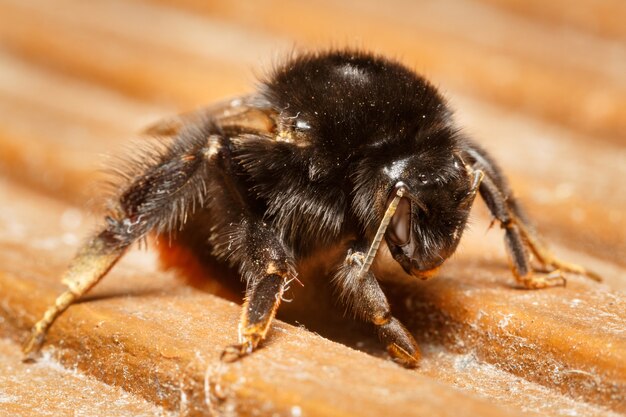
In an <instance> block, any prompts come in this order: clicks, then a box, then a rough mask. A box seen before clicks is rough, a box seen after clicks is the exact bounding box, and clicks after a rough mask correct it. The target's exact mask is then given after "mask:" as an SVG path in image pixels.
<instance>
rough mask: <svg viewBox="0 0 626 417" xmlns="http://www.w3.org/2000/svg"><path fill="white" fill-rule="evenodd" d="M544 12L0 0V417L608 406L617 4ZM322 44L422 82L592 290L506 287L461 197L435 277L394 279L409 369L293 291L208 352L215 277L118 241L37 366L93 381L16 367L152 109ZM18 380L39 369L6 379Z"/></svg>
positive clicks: (164, 110)
mask: <svg viewBox="0 0 626 417" xmlns="http://www.w3.org/2000/svg"><path fill="white" fill-rule="evenodd" d="M543 3H544V2H539V1H527V2H521V1H516V0H474V1H470V0H449V1H434V0H433V1H420V2H411V1H408V0H407V1H395V2H385V3H384V4H383V3H379V2H375V1H359V2H357V1H344V2H341V3H336V2H331V1H327V0H320V1H318V2H315V3H306V4H305V3H304V2H278V1H271V0H265V1H259V2H250V3H244V2H223V3H215V2H204V1H199V0H183V1H177V2H172V1H167V0H160V1H156V0H155V1H144V2H140V1H136V0H132V1H129V0H127V1H98V2H88V3H87V2H79V1H76V0H58V1H54V2H45V1H40V2H24V1H18V0H1V1H0V120H1V123H0V174H1V175H2V178H0V197H1V198H2V200H3V201H4V204H2V205H0V247H1V248H2V250H1V251H0V259H1V261H0V335H1V336H5V337H6V338H7V340H5V341H3V342H2V345H1V346H2V349H1V352H0V355H1V356H2V360H3V363H4V362H7V363H10V362H12V361H13V362H15V363H14V365H11V366H5V367H3V368H1V369H0V382H2V383H0V415H5V414H6V415H9V414H10V415H20V413H21V414H22V415H46V413H47V412H48V408H49V407H48V406H49V405H50V404H51V403H50V402H49V400H50V398H52V397H53V396H57V397H58V396H59V395H66V396H76V397H77V398H76V400H75V401H74V402H72V403H70V402H68V403H63V402H56V403H54V404H55V407H56V408H55V410H56V414H55V415H64V414H66V415H72V413H73V411H75V410H81V409H85V410H89V409H90V408H89V407H90V406H91V404H95V403H97V402H98V403H101V402H102V401H112V400H107V399H108V398H113V397H115V396H119V398H123V401H122V400H120V401H122V402H120V405H122V403H123V404H124V406H128V407H131V408H128V409H124V408H120V409H119V410H118V411H119V412H120V413H121V414H123V413H124V412H127V413H136V414H140V413H144V414H146V415H150V413H154V414H158V413H166V412H167V413H173V414H181V415H202V414H208V413H211V412H213V413H214V414H220V415H232V414H235V413H236V414H241V415H255V414H260V415H272V414H278V415H291V416H299V415H302V416H321V415H346V416H348V415H355V416H357V415H358V416H368V415H371V416H375V415H389V413H390V412H391V413H392V414H394V415H416V416H417V415H433V416H444V415H454V416H457V415H460V416H462V415H468V416H469V415H493V416H503V415H522V414H525V413H530V414H539V415H555V416H556V415H585V416H601V415H617V414H619V413H626V335H625V334H626V297H625V296H624V293H623V291H624V289H626V274H624V271H625V269H626V210H625V209H626V187H625V186H624V185H623V178H624V177H625V175H626V146H625V145H626V77H624V74H626V47H625V45H626V31H625V30H624V26H623V23H622V22H624V21H626V9H625V8H624V5H623V4H622V2H620V1H618V0H598V1H591V0H584V1H577V2H565V1H560V0H559V1H554V2H551V3H549V4H547V5H546V4H543ZM559 5H560V6H559ZM329 45H335V46H337V45H351V46H354V45H357V46H361V47H363V48H368V49H373V50H375V51H378V52H383V53H386V54H388V55H390V56H394V57H399V58H400V59H401V60H402V61H403V62H405V63H406V64H407V65H409V66H411V67H413V68H416V69H417V70H419V71H420V72H422V73H424V74H426V75H427V76H428V77H429V78H431V79H432V80H433V81H434V82H435V83H436V85H438V86H440V88H441V89H442V90H443V91H444V92H445V94H446V96H447V97H448V98H449V99H450V102H451V105H452V106H453V107H454V108H455V109H456V110H457V115H456V117H457V118H458V120H459V123H460V124H461V125H462V126H464V128H465V130H466V131H467V132H468V133H470V134H472V135H474V136H475V137H476V138H477V139H478V141H479V142H480V143H482V144H484V146H485V147H486V148H488V149H489V150H490V151H491V152H492V153H493V154H494V155H495V157H496V158H497V160H498V161H499V162H500V163H501V164H502V165H503V166H504V168H505V170H506V172H507V173H508V174H509V176H510V178H511V182H512V184H513V187H514V189H515V190H516V192H517V194H518V196H520V197H521V199H522V201H523V202H524V203H525V204H526V206H527V207H528V211H529V213H530V215H531V217H532V218H533V219H534V220H535V221H536V223H537V226H538V228H539V230H540V231H541V232H542V233H543V235H544V236H545V238H546V240H547V241H549V242H550V243H551V244H552V246H553V248H554V249H555V251H556V252H557V253H558V254H559V255H561V256H562V257H564V258H566V259H568V260H571V261H575V262H578V263H582V264H584V265H586V266H588V267H590V268H592V269H594V270H596V271H597V272H599V273H600V274H601V275H603V276H604V277H605V283H603V284H595V283H592V282H589V281H585V280H584V279H582V278H579V277H571V279H570V281H569V282H568V286H567V288H558V289H551V290H546V291H524V290H520V289H518V288H516V287H515V286H514V284H513V280H512V277H511V274H510V271H509V270H508V267H507V264H506V257H505V254H504V250H503V245H502V236H501V232H500V230H497V229H493V230H490V231H489V232H488V233H487V232H486V230H487V227H488V224H489V219H488V215H487V213H486V210H485V208H484V206H483V205H482V203H480V204H477V206H476V208H475V210H474V211H473V220H472V225H471V229H470V231H469V232H468V233H467V235H466V236H465V237H464V239H463V242H462V245H461V247H460V249H459V251H458V253H457V254H456V255H455V256H454V257H453V258H452V259H451V260H450V261H448V262H447V263H446V265H445V267H444V268H443V270H442V272H441V274H440V276H439V277H438V278H436V279H434V280H432V281H429V282H426V283H422V282H419V283H415V285H412V286H411V287H409V288H402V289H398V288H395V289H392V290H391V292H392V293H393V296H392V301H393V306H394V310H395V311H396V314H398V315H399V316H400V317H401V318H402V320H403V321H404V322H405V323H406V324H407V325H408V327H409V328H410V330H411V331H412V332H413V333H414V335H415V336H416V338H417V339H418V341H419V342H420V344H421V346H422V347H423V349H424V356H425V357H424V360H423V363H422V366H421V368H420V369H418V370H416V371H407V370H404V369H401V368H399V367H398V366H396V365H394V364H393V363H391V362H389V361H387V360H386V358H385V356H386V355H385V353H384V350H383V349H382V348H381V347H380V346H379V345H378V344H377V343H376V340H375V339H374V337H372V336H371V335H370V332H369V331H368V330H369V329H366V328H362V327H360V326H358V325H354V324H352V323H351V322H350V321H349V320H345V319H343V318H342V317H340V315H338V314H337V312H336V311H334V310H333V308H332V306H329V307H328V310H329V311H328V313H327V314H322V315H321V316H319V317H317V316H316V314H317V312H316V311H317V310H319V304H318V309H314V306H311V305H310V304H311V297H310V293H311V292H312V291H311V290H310V287H309V288H306V287H305V288H303V289H294V292H293V294H292V295H293V297H294V301H293V302H292V303H291V304H290V305H288V306H285V307H286V308H285V309H283V310H284V311H283V313H284V314H283V316H282V317H283V318H284V319H286V320H288V321H290V322H291V325H290V324H286V323H281V322H278V323H277V324H276V325H275V326H274V328H273V330H272V333H271V336H270V338H269V339H268V341H267V343H266V344H265V347H264V348H263V349H261V350H260V351H259V352H257V353H256V354H254V355H253V356H251V357H249V358H246V359H245V360H243V361H241V362H238V363H236V364H234V365H230V366H223V365H220V363H219V361H218V360H217V358H218V356H219V352H220V351H221V349H222V348H223V347H224V346H225V345H227V344H229V343H232V341H233V340H235V337H236V323H237V318H238V314H239V307H238V306H237V305H236V304H234V303H232V302H230V301H225V300H224V299H222V298H219V297H216V296H214V295H212V294H211V292H212V293H216V292H218V291H217V290H216V288H218V287H219V284H215V282H218V281H219V280H218V279H217V278H219V277H215V276H213V277H212V276H210V274H208V275H209V276H207V277H206V280H205V282H203V283H202V282H201V283H199V282H197V281H191V280H189V279H188V277H185V276H182V275H181V274H180V273H178V272H176V271H164V270H163V268H161V267H159V265H158V262H157V260H156V256H155V254H154V253H153V252H152V251H148V252H145V251H133V252H132V253H130V254H129V255H128V256H127V257H126V258H125V259H124V260H123V261H122V263H121V264H120V265H119V266H118V267H116V268H115V270H114V271H113V272H112V273H111V276H110V277H107V279H105V280H104V281H103V282H102V284H101V285H100V286H98V287H97V288H96V289H95V290H94V291H93V295H92V296H91V297H89V298H88V299H87V300H85V302H82V303H80V304H77V305H75V306H73V307H72V308H70V310H69V311H68V312H67V314H66V315H64V316H63V317H62V318H61V319H60V320H59V321H58V322H57V323H56V324H55V325H54V326H53V328H52V331H51V333H50V337H49V339H48V343H47V344H46V347H45V349H44V352H45V353H46V355H47V356H46V357H47V359H46V361H47V362H46V363H54V362H56V361H58V362H60V363H61V364H63V365H64V366H66V367H68V368H70V369H78V370H79V372H80V373H81V375H82V374H86V375H91V376H93V377H95V378H96V379H97V380H99V381H97V380H93V379H90V380H89V381H90V382H89V384H91V385H87V386H86V387H85V388H84V389H83V384H85V382H83V381H84V380H82V379H80V378H83V377H82V376H77V377H76V382H75V384H76V386H74V388H72V387H71V384H69V385H66V386H65V388H63V387H54V385H55V383H54V375H55V373H58V372H63V371H61V370H60V369H59V368H54V369H51V370H50V371H49V375H45V374H46V373H47V371H46V370H45V369H46V368H45V366H43V367H42V366H40V365H35V367H34V368H32V371H29V370H28V369H29V368H28V367H24V366H23V365H20V364H18V363H17V354H16V352H15V345H16V342H19V341H21V340H22V339H23V338H24V337H25V334H26V333H25V331H26V329H28V327H29V326H30V325H32V324H33V322H34V320H36V319H37V318H38V316H39V315H40V314H41V313H42V311H43V309H44V308H45V306H46V305H47V304H48V303H50V302H51V301H52V300H53V299H54V296H55V295H56V294H57V293H58V292H59V291H61V290H62V288H63V287H62V285H61V283H60V282H59V277H60V274H61V272H62V270H63V269H64V268H65V266H66V265H67V263H68V262H69V260H70V259H71V257H72V255H73V252H74V251H75V249H76V247H77V245H78V244H79V242H80V240H81V239H82V237H83V236H84V235H85V234H86V233H88V232H89V231H90V230H92V229H93V227H94V225H95V224H96V222H97V220H98V217H97V215H96V216H92V215H90V214H88V213H90V212H94V211H95V212H96V213H97V210H98V207H99V201H100V200H101V197H100V196H101V194H102V190H101V187H99V186H98V180H99V179H100V178H101V175H100V174H99V172H98V170H99V168H101V167H102V166H104V165H106V158H104V157H103V156H102V155H103V154H109V155H114V154H116V153H120V152H123V151H124V149H125V147H127V146H129V144H130V143H131V139H133V138H137V135H136V133H137V132H138V131H139V130H140V129H141V127H142V126H144V125H146V124H148V123H150V122H152V121H154V120H156V119H158V118H160V117H163V116H167V115H169V114H172V113H175V112H179V111H182V110H188V109H192V108H194V107H196V106H200V105H204V104H207V103H210V102H212V101H214V100H217V99H221V98H224V97H228V96H234V95H237V94H241V93H244V92H246V91H250V90H251V89H252V88H253V87H254V74H255V73H256V74H260V73H263V68H267V67H268V65H270V64H271V63H272V62H275V61H276V60H277V59H280V57H281V56H282V55H284V54H285V53H286V52H288V51H290V50H291V49H293V48H296V49H297V48H315V47H325V46H329ZM139 140H149V139H139ZM309 273H311V271H309ZM220 294H223V292H220ZM230 298H234V299H236V298H237V295H236V294H235V295H234V297H233V296H232V295H231V297H230ZM313 301H315V300H313ZM322 301H323V300H322ZM315 302H318V303H319V300H317V301H315ZM322 305H323V304H322ZM294 324H295V326H294ZM299 324H304V325H305V326H306V327H307V329H308V330H306V329H303V328H302V327H301V326H299ZM359 350H360V351H361V352H358V351H359ZM50 361H52V362H50ZM44 365H45V364H44ZM32 373H37V375H41V376H42V378H44V377H48V376H49V379H47V380H46V379H45V378H44V379H41V380H35V379H33V381H32V383H31V384H30V385H29V383H28V382H26V383H24V382H23V380H24V379H28V378H29V377H28V376H27V375H29V374H32ZM61 378H62V377H61ZM16 381H20V382H19V383H18V382H16ZM35 381H39V382H35ZM35 384H38V387H39V388H38V389H35ZM105 384H108V385H110V386H112V387H115V388H111V387H109V386H107V385H105ZM42 386H43V387H45V388H46V389H41V387H42ZM53 387H54V388H58V389H59V390H63V389H67V390H66V391H55V390H52V389H51V388H53ZM47 388H50V389H47ZM118 388H123V389H124V390H126V391H128V392H130V393H132V394H136V395H138V396H139V397H143V399H146V400H148V402H147V403H146V402H145V401H144V400H143V399H139V397H132V396H127V394H124V393H122V392H121V391H119V390H117V389H118ZM59 392H63V394H59ZM27 393H28V395H26V394H27ZM88 393H89V394H88ZM81 395H82V396H81ZM78 397H80V398H78ZM81 407H82V408H81ZM133 407H135V408H133ZM150 407H153V408H150ZM102 410H103V411H102V413H107V414H108V413H114V412H115V411H114V410H113V409H111V410H109V411H105V409H104V408H103V409H102ZM124 410H127V411H124ZM132 410H136V411H132ZM3 413H4V414H3ZM27 413H31V414H27Z"/></svg>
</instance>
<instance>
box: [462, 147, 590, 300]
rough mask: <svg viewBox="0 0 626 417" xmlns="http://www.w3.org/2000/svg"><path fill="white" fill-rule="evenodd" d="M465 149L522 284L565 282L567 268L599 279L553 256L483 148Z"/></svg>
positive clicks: (540, 285) (537, 286)
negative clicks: (478, 172)
mask: <svg viewBox="0 0 626 417" xmlns="http://www.w3.org/2000/svg"><path fill="white" fill-rule="evenodd" d="M467 152H468V157H469V159H470V160H471V161H472V167H473V168H474V169H480V170H483V171H484V173H485V176H484V178H483V180H482V182H481V184H480V188H479V191H480V195H481V196H482V198H483V200H484V201H485V203H486V204H487V207H488V208H489V210H490V211H491V214H492V215H493V216H494V217H495V219H496V220H498V221H499V222H500V225H501V226H502V228H503V229H504V230H505V238H504V239H505V243H506V247H507V252H508V254H509V257H510V259H511V264H512V268H513V275H514V276H515V278H516V280H517V281H518V282H519V283H520V284H521V285H523V286H524V287H526V288H530V289H540V288H547V287H554V286H564V285H565V284H566V279H565V277H564V276H563V273H566V272H571V273H576V274H580V275H584V276H586V277H588V278H590V279H593V280H594V281H601V278H600V277H599V276H598V275H597V274H595V273H594V272H592V271H589V270H588V269H586V268H584V267H582V266H579V265H575V264H571V263H568V262H564V261H561V260H559V259H558V258H556V257H555V256H554V255H553V254H552V252H551V251H550V250H549V249H548V248H547V247H546V246H545V245H544V244H542V243H541V242H540V240H539V238H538V237H537V235H536V233H535V232H534V231H533V229H532V226H531V225H530V221H529V220H528V219H527V218H526V216H525V215H524V213H523V212H522V209H521V207H520V206H519V204H518V203H517V200H516V199H515V198H514V197H513V193H512V192H511V191H510V189H509V187H508V185H507V184H506V180H505V179H504V176H503V175H502V173H501V172H500V169H499V168H498V167H497V165H496V164H495V163H494V162H493V161H492V160H491V158H490V157H489V156H488V155H487V154H486V152H485V151H483V150H482V149H480V148H478V147H477V146H475V145H473V146H472V148H471V149H469V150H468V151H467ZM529 250H530V252H531V253H532V254H533V255H534V256H535V258H536V260H537V261H538V262H539V263H540V264H541V266H542V268H534V267H533V266H532V265H531V261H530V253H529Z"/></svg>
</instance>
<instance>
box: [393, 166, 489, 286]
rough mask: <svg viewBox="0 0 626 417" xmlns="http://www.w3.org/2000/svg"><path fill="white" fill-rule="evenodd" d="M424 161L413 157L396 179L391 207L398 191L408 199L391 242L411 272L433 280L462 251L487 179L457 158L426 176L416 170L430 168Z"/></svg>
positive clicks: (400, 205) (401, 206) (426, 172)
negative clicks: (477, 198)
mask: <svg viewBox="0 0 626 417" xmlns="http://www.w3.org/2000/svg"><path fill="white" fill-rule="evenodd" d="M411 159H412V161H411ZM418 162H420V161H418V160H417V159H415V158H410V159H409V160H408V161H406V167H405V169H404V171H405V172H403V173H402V174H401V175H400V176H399V177H400V179H398V178H390V179H392V180H393V181H394V182H393V185H392V187H391V189H390V190H389V191H388V192H387V205H389V204H390V203H391V202H392V200H393V199H394V198H395V197H396V196H397V195H398V190H402V191H401V193H400V194H401V195H402V197H401V198H400V200H399V201H398V203H397V208H396V210H395V212H394V214H393V215H392V217H391V219H390V222H389V225H388V227H387V229H386V232H385V240H386V243H387V246H388V247H389V250H390V252H391V254H392V256H393V258H394V259H395V260H396V262H398V263H399V264H400V266H401V267H402V268H403V269H404V271H405V272H406V273H408V274H411V275H414V276H417V277H428V276H429V275H431V274H432V273H433V272H434V271H436V269H437V268H438V267H439V266H440V265H441V264H442V263H443V262H444V261H445V260H446V259H447V258H448V257H449V256H450V255H452V253H453V252H454V251H455V250H456V247H457V246H458V243H459V240H460V238H461V235H462V233H463V230H464V228H465V225H466V223H467V218H468V216H469V212H470V209H471V206H472V203H473V201H474V198H475V196H476V193H477V190H478V186H479V184H480V181H481V180H482V177H483V174H482V172H481V171H472V170H470V169H468V168H467V167H466V166H465V165H464V164H463V162H462V161H461V159H460V158H459V157H458V156H456V155H454V154H452V155H450V158H449V161H448V162H447V163H446V164H444V165H441V164H439V165H437V164H431V165H430V169H425V170H424V169H422V172H416V171H419V170H420V167H423V166H428V165H424V164H423V162H424V161H423V160H422V161H421V163H418ZM416 168H417V169H416ZM407 174H410V175H407ZM402 177H405V178H402Z"/></svg>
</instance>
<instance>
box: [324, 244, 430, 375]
mask: <svg viewBox="0 0 626 417" xmlns="http://www.w3.org/2000/svg"><path fill="white" fill-rule="evenodd" d="M364 259H365V255H364V253H363V252H359V251H354V252H353V251H349V252H348V255H347V256H346V259H345V261H344V262H343V264H342V265H341V266H340V267H339V269H338V271H337V273H336V274H335V277H334V279H333V283H334V284H335V286H336V288H337V290H338V291H339V295H340V298H341V300H342V302H343V303H344V304H345V305H346V307H347V309H348V310H349V311H350V312H352V313H353V314H354V315H355V316H356V317H358V318H360V319H361V320H363V321H366V322H369V323H372V324H373V325H374V326H376V328H377V330H378V337H379V338H380V340H381V341H382V342H383V343H384V344H385V346H386V347H387V351H388V352H389V354H390V355H391V357H392V358H393V359H394V360H395V361H396V362H398V363H400V364H401V365H403V366H405V367H407V368H415V367H416V366H417V365H418V362H419V359H420V357H421V355H420V351H419V347H418V346H417V342H415V339H414V338H413V336H412V335H411V333H409V331H408V330H407V329H406V328H405V327H404V326H403V325H402V323H400V321H398V319H396V318H395V317H393V316H392V315H391V310H390V308H389V302H388V301H387V297H386V296H385V294H384V293H383V290H382V289H381V288H380V285H379V284H378V281H377V280H376V277H375V276H374V274H373V273H372V272H371V271H368V272H367V273H366V274H365V275H363V276H362V277H361V276H360V275H361V274H360V271H361V266H362V265H363V262H364Z"/></svg>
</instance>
